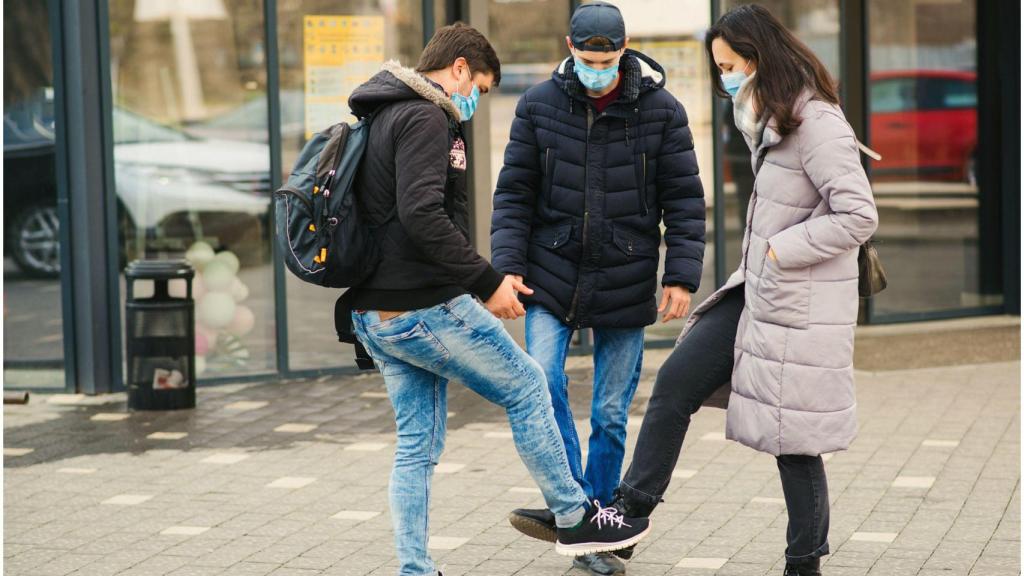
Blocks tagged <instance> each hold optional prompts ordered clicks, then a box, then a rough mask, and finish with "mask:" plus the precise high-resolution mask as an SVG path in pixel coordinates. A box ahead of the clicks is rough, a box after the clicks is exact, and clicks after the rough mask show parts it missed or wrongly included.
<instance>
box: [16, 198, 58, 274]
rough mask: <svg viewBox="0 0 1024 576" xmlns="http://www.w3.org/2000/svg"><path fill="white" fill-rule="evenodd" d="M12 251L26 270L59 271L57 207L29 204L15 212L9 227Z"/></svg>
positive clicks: (36, 272) (23, 269)
mask: <svg viewBox="0 0 1024 576" xmlns="http://www.w3.org/2000/svg"><path fill="white" fill-rule="evenodd" d="M10 243H11V255H12V256H14V260H15V261H16V262H17V263H18V266H19V267H20V268H21V269H22V271H23V272H25V273H26V274H30V275H32V276H39V277H45V278H53V277H55V276H59V275H60V218H58V217H57V208H56V207H55V206H48V205H45V204H37V205H35V206H29V207H28V208H26V209H24V210H22V212H21V213H20V214H18V216H16V217H15V218H14V220H13V222H12V224H11V231H10Z"/></svg>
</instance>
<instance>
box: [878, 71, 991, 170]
mask: <svg viewBox="0 0 1024 576" xmlns="http://www.w3.org/2000/svg"><path fill="white" fill-rule="evenodd" d="M977 106H978V90H977V75H976V74H975V73H974V72H958V71H953V70H905V71H887V72H877V73H875V74H872V75H871V147H872V148H874V149H875V150H876V151H878V153H879V154H881V155H882V160H881V161H878V162H872V164H871V172H872V178H873V179H874V180H876V181H877V180H887V181H894V180H930V181H945V182H969V183H971V184H974V182H975V179H974V164H975V155H976V150H977V146H978V114H977Z"/></svg>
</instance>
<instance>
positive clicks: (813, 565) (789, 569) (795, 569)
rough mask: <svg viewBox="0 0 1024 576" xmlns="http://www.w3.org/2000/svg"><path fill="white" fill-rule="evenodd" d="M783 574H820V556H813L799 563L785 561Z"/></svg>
mask: <svg viewBox="0 0 1024 576" xmlns="http://www.w3.org/2000/svg"><path fill="white" fill-rule="evenodd" d="M783 576H821V558H815V559H813V560H810V561H808V562H801V563H800V564H790V563H789V562H786V571H785V572H783Z"/></svg>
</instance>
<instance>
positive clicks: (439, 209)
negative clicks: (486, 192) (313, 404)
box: [349, 24, 650, 576]
mask: <svg viewBox="0 0 1024 576" xmlns="http://www.w3.org/2000/svg"><path fill="white" fill-rule="evenodd" d="M500 80H501V68H500V64H499V62H498V58H497V56H496V55H495V53H494V49H493V48H492V47H491V45H490V44H489V43H488V42H487V39H486V38H484V37H483V35H481V34H480V33H479V32H478V31H476V30H474V29H473V28H470V27H468V26H464V25H459V24H457V25H453V26H446V27H444V28H442V29H441V30H439V31H438V32H437V34H435V36H434V38H433V39H432V40H431V41H430V43H429V44H428V45H427V46H426V48H424V50H423V54H422V56H421V57H420V61H419V64H418V65H417V67H416V69H415V70H412V69H408V68H403V67H401V66H400V65H398V64H397V63H395V62H390V63H387V64H385V65H384V69H383V70H382V71H381V72H380V73H378V74H377V75H376V76H374V77H373V78H371V79H370V80H369V81H368V82H366V83H365V84H363V85H362V86H360V87H359V88H358V89H356V90H355V91H354V92H353V94H352V97H351V98H350V100H349V104H350V106H351V108H352V111H353V112H354V113H355V114H356V115H357V116H360V117H366V116H369V117H371V119H372V122H371V127H370V134H369V142H368V146H367V149H366V155H365V157H364V159H363V163H362V165H361V166H360V170H359V175H358V177H357V178H358V179H357V182H356V186H357V187H356V189H357V190H358V191H359V201H360V202H361V203H362V206H363V208H364V212H363V214H364V215H365V217H366V218H367V222H368V223H370V224H374V225H379V226H383V228H382V231H383V233H382V246H381V252H382V256H381V263H380V267H379V268H378V269H377V270H376V272H375V273H374V275H373V276H372V277H371V278H370V279H369V280H368V281H367V282H366V283H364V284H362V285H360V286H358V287H356V288H354V289H353V292H352V294H350V295H349V301H350V302H351V304H352V307H353V311H352V314H351V316H352V324H353V328H354V331H355V335H356V337H357V338H358V339H359V341H360V342H361V343H362V344H363V345H364V346H365V347H366V349H367V351H368V352H369V354H370V355H371V356H372V357H373V359H374V361H375V363H376V365H377V367H378V369H379V370H380V371H381V373H382V374H383V376H384V382H385V384H386V386H387V390H388V395H389V397H390V399H391V403H392V405H393V407H394V410H395V422H396V425H397V428H398V441H397V445H396V447H395V462H394V467H393V469H392V473H391V482H390V488H389V495H390V504H391V517H392V521H393V524H394V530H395V543H396V547H397V549H398V559H399V562H400V569H399V574H401V575H402V576H421V575H426V574H431V575H433V574H436V573H437V572H436V569H435V567H434V564H433V562H432V561H431V559H430V556H429V554H428V553H427V537H428V523H427V511H428V508H429V494H430V479H431V475H432V474H433V470H434V465H436V464H437V462H438V459H439V458H440V456H441V451H442V450H443V447H444V437H445V420H446V418H447V397H446V387H447V384H448V382H449V381H450V380H458V381H459V382H462V383H463V384H465V385H466V386H468V387H470V388H472V389H473V390H475V391H476V392H477V393H479V394H480V395H481V396H483V397H484V398H486V399H488V400H490V401H492V402H495V403H497V404H499V405H501V406H503V407H504V408H505V409H506V411H507V413H508V418H509V422H510V424H511V427H512V433H513V437H514V439H515V443H516V447H517V449H518V450H519V453H520V456H521V457H522V459H523V462H524V463H525V464H526V466H527V468H528V469H529V471H530V473H531V475H532V476H533V478H534V479H535V480H536V482H537V484H538V486H539V487H540V489H541V492H542V493H543V494H544V497H545V500H546V502H547V503H548V505H549V506H550V507H551V509H552V511H553V512H554V514H555V516H556V518H557V526H558V529H557V534H558V536H557V543H556V551H558V552H560V553H562V554H566V555H576V554H580V553H587V552H594V551H597V550H613V549H618V548H622V547H626V546H630V545H632V544H634V543H635V542H637V541H639V540H640V539H641V538H643V537H644V536H645V535H646V534H647V533H648V531H649V530H650V524H649V521H648V520H647V519H635V518H625V517H623V515H622V514H619V513H618V512H616V511H615V510H614V509H613V508H610V507H604V508H602V507H600V506H598V505H596V504H594V503H591V502H588V500H587V497H586V494H585V493H584V491H583V489H582V488H581V487H580V485H579V484H578V483H577V482H575V481H574V480H573V477H572V472H571V471H570V469H569V464H568V460H567V459H566V456H565V447H564V446H563V445H562V443H561V441H560V437H559V435H558V429H557V424H556V423H555V419H554V414H553V412H552V408H551V400H550V398H549V396H548V392H547V384H546V382H545V380H544V373H543V371H542V370H541V368H540V366H538V365H537V363H536V362H535V361H533V359H531V358H530V356H529V355H527V354H526V353H525V352H524V351H523V350H522V349H520V348H519V347H518V346H517V345H516V343H515V341H514V340H513V339H512V338H511V336H509V334H508V332H506V331H505V328H504V326H503V325H502V323H501V321H500V320H498V318H497V317H502V318H515V317H517V316H521V315H523V314H524V313H525V310H524V309H523V307H522V305H521V304H520V303H519V300H518V297H517V292H522V293H529V292H530V290H529V289H528V288H526V287H525V286H523V284H522V283H521V282H520V281H518V280H516V279H515V278H513V277H512V276H502V275H501V274H499V273H498V272H497V271H495V269H494V268H492V267H491V265H490V264H488V263H487V261H486V260H484V259H483V258H482V257H481V256H480V255H479V254H477V253H476V251H475V250H474V249H473V247H472V245H471V244H470V242H469V233H468V227H469V223H468V221H469V214H468V210H467V201H466V160H467V150H466V142H465V139H464V137H463V131H462V124H461V123H462V122H464V121H467V120H469V118H470V116H471V115H472V114H473V111H474V110H475V108H476V101H477V98H479V96H480V94H486V93H487V92H488V91H489V90H490V88H491V87H492V86H494V85H497V84H498V82H499V81H500ZM481 301H483V305H481Z"/></svg>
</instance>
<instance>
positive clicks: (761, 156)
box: [743, 148, 768, 273]
mask: <svg viewBox="0 0 1024 576" xmlns="http://www.w3.org/2000/svg"><path fill="white" fill-rule="evenodd" d="M767 155H768V149H767V148H763V149H761V151H760V152H759V153H758V155H757V166H755V168H754V190H753V192H752V193H751V204H750V215H749V216H748V219H747V231H749V230H750V229H752V228H753V227H754V208H756V207H757V175H758V174H759V173H760V172H761V165H762V164H764V157H765V156H767ZM749 254H750V240H749V239H748V240H747V247H746V248H745V249H744V250H743V271H744V273H746V271H747V270H748V269H749V268H750V258H749Z"/></svg>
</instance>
